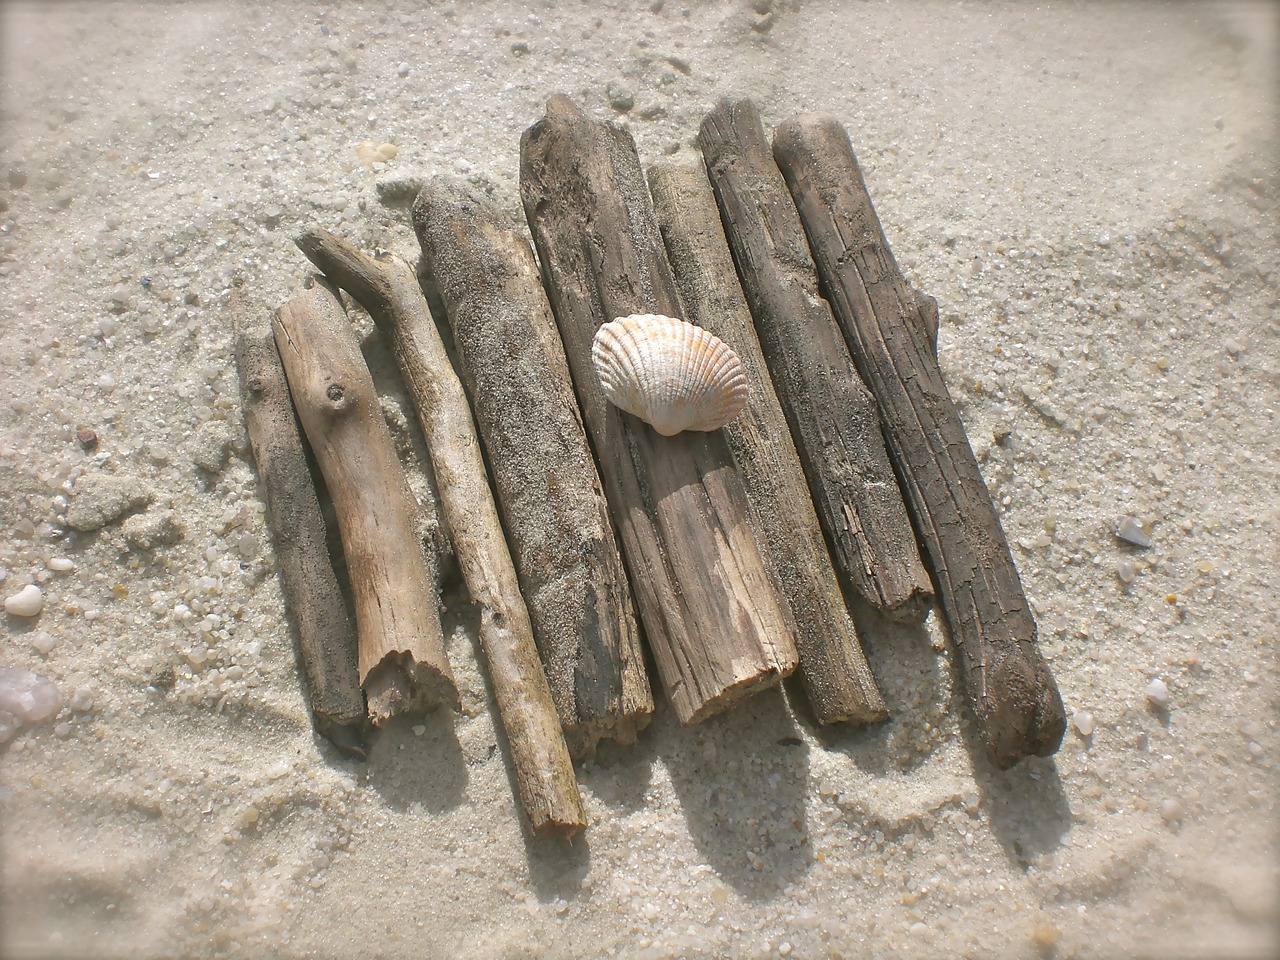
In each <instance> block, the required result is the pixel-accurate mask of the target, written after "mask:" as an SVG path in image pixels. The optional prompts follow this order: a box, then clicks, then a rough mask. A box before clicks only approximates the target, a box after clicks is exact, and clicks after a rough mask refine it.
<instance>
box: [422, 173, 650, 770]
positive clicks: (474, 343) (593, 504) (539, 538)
mask: <svg viewBox="0 0 1280 960" xmlns="http://www.w3.org/2000/svg"><path fill="white" fill-rule="evenodd" d="M413 226H414V230H415V231H416V233H417V235H418V242H419V243H420V244H421V246H422V255H423V261H424V263H425V264H426V266H427V269H428V271H429V273H430V276H431V280H432V283H433V284H434V285H435V287H436V289H437V290H438V291H439V293H440V296H441V298H442V299H443V301H444V305H445V310H446V312H447V314H448V320H449V325H450V327H451V329H452V330H453V342H454V347H455V349H456V352H457V358H458V369H459V372H460V373H461V375H462V380H463V382H464V383H465V384H466V386H467V389H468V391H469V392H470V394H471V403H472V408H473V410H474V411H475V417H476V425H477V426H478V427H479V429H480V436H481V438H482V439H483V440H484V447H485V452H486V454H487V459H488V462H489V467H490V471H491V473H492V478H493V486H494V492H495V493H496V494H497V498H498V508H499V509H500V510H501V512H502V519H503V521H504V523H505V525H506V531H507V538H508V541H509V543H510V546H511V552H512V554H513V556H514V559H515V562H516V571H517V573H518V574H519V575H520V586H521V588H522V590H523V592H524V598H525V602H526V603H527V604H528V606H529V616H530V618H531V619H532V621H533V635H534V639H535V640H536V641H537V643H538V650H539V652H541V654H542V662H543V665H544V666H545V667H546V671H547V680H548V682H549V683H550V684H551V694H552V696H553V698H554V699H555V702H556V709H557V710H558V712H559V714H560V721H561V724H562V725H563V726H564V732H565V739H566V740H567V741H568V743H569V751H570V753H572V754H573V755H574V756H575V757H578V758H581V757H585V756H590V755H591V754H593V753H594V752H595V749H596V743H597V742H598V741H599V740H600V739H601V738H603V737H611V738H613V739H615V740H617V741H618V742H620V743H632V742H634V741H635V738H636V733H637V732H638V731H639V730H642V729H644V727H646V726H647V725H648V723H649V721H650V719H652V716H653V695H652V693H651V692H650V690H649V680H648V678H647V677H646V676H645V668H644V655H643V653H642V651H641V649H640V630H639V627H638V625H637V623H636V615H635V607H634V604H633V602H632V599H631V588H630V587H629V586H628V584H627V575H626V571H625V570H624V569H623V567H622V558H621V556H620V555H619V554H618V545H617V542H616V541H615V540H614V536H613V525H612V523H611V522H610V520H609V505H608V504H607V503H606V502H605V499H604V491H603V490H602V489H601V485H600V476H599V474H598V473H597V472H596V465H595V462H594V461H593V460H592V458H591V449H590V447H589V446H588V445H587V436H586V433H584V432H583V428H582V420H581V418H580V417H579V414H578V404H577V401H576V400H575V399H574V396H573V382H572V380H570V378H569V367H568V364H567V362H566V361H565V358H564V347H563V346H561V344H560V334H559V333H558V332H557V331H556V324H555V318H554V317H553V316H552V314H551V305H550V304H549V303H548V302H547V294H546V292H545V291H544V290H543V289H542V283H541V281H540V279H539V277H538V264H537V261H535V260H534V257H533V251H532V250H531V249H530V247H529V241H528V240H527V239H526V238H525V237H523V236H521V235H520V234H519V233H517V232H516V230H515V229H514V226H513V225H512V224H511V223H510V221H509V220H508V219H507V218H506V217H505V216H503V215H502V214H501V213H499V211H498V209H497V208H496V207H495V206H494V205H493V204H492V203H491V202H490V201H489V200H487V199H486V198H484V197H483V196H481V195H480V194H479V193H477V192H476V191H474V190H472V189H471V188H469V187H468V186H467V185H466V184H465V183H463V182H461V181H457V180H452V179H451V178H448V177H443V176H442V177H435V178H432V180H431V181H430V182H429V183H428V184H427V186H426V187H425V189H423V190H422V192H421V193H420V194H419V195H418V199H417V202H416V203H415V204H414V206H413Z"/></svg>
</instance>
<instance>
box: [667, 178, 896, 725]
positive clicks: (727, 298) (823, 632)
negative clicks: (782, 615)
mask: <svg viewBox="0 0 1280 960" xmlns="http://www.w3.org/2000/svg"><path fill="white" fill-rule="evenodd" d="M648 173H649V190H650V192H651V193H652V194H653V206H654V212H655V213H656V214H657V217H658V225H659V227H661V229H662V239H663V241H664V242H665V243H666V246H667V253H668V256H669V258H670V260H671V267H672V269H673V270H674V271H675V277H676V284H677V285H678V286H679V288H680V294H681V296H682V297H683V298H684V303H685V309H686V310H687V311H688V315H687V316H686V317H685V319H686V320H689V321H690V322H692V323H696V324H698V325H699V326H702V327H706V328H707V329H708V330H710V331H711V332H712V333H714V334H715V335H716V336H718V337H720V339H722V340H724V341H725V342H726V343H732V344H733V345H734V347H735V349H736V350H737V352H738V356H739V357H740V358H741V360H742V367H743V370H744V371H745V372H746V375H747V381H748V383H749V384H750V388H751V400H750V402H749V403H748V404H747V409H746V410H745V411H743V413H742V414H741V415H740V416H739V417H738V418H737V419H736V420H734V421H733V422H732V423H730V424H728V426H726V427H725V428H724V431H725V436H726V437H727V438H728V440H729V446H730V447H731V448H732V449H733V457H734V460H736V461H737V463H738V468H739V470H741V471H742V481H743V483H744V484H745V485H746V488H747V494H748V496H749V499H750V503H751V510H752V519H753V520H754V522H755V524H756V529H757V531H758V533H759V536H760V538H761V539H762V540H763V541H764V543H765V544H766V546H767V547H768V559H769V561H770V562H771V563H772V564H773V567H774V569H775V570H776V571H777V573H778V581H779V582H780V583H781V584H782V589H783V590H784V591H785V593H786V596H787V600H788V601H789V602H790V604H791V610H792V612H793V613H794V614H795V618H796V647H797V648H798V649H799V651H800V679H801V680H802V681H803V683H804V688H805V692H806V693H807V694H808V697H809V702H810V704H812V706H813V710H814V713H815V715H816V717H817V720H818V722H819V723H836V722H839V721H842V720H847V721H853V722H856V723H877V722H879V721H881V720H884V719H885V718H886V717H887V716H888V711H887V710H886V709H885V704H884V699H883V698H882V697H881V696H880V691H879V689H877V687H876V682H875V678H874V677H873V676H872V674H871V668H870V667H869V666H868V665H867V659H866V656H865V655H864V654H863V652H862V647H861V645H860V644H859V642H858V635H857V629H856V628H855V626H854V623H853V618H852V617H851V616H850V615H849V611H848V608H847V607H846V606H845V602H844V596H843V594H842V592H841V590H840V584H839V582H838V580H837V578H836V572H835V569H834V568H833V567H832V564H831V555H830V554H829V553H828V552H827V548H826V544H825V543H824V541H823V538H822V528H821V526H820V525H819V523H818V517H817V514H816V513H814V509H813V502H812V501H811V500H810V499H809V488H808V486H807V485H806V483H805V478H804V469H803V467H801V465H800V458H799V455H798V454H797V453H796V448H795V444H794V443H792V441H791V433H790V431H789V430H788V429H787V421H786V417H785V416H784V415H783V413H782V408H781V407H780V406H779V405H778V398H777V396H776V395H775V394H774V391H773V384H772V383H771V382H770V380H769V371H768V370H767V368H766V367H765V361H764V357H763V356H762V355H761V353H760V342H759V341H758V340H757V339H756V334H755V329H754V328H753V326H752V323H751V312H750V310H748V309H747V303H746V300H745V299H744V298H743V295H742V289H741V287H739V286H738V276H737V274H736V273H735V272H734V267H733V258H732V257H731V256H730V255H729V248H728V246H726V244H725V236H724V230H723V228H722V227H721V224H720V211H719V210H717V209H716V201H715V197H714V196H712V193H711V186H710V184H709V183H708V182H707V177H706V174H705V173H704V172H703V170H702V169H700V167H695V166H689V165H677V164H675V163H670V162H664V163H659V164H654V165H652V166H650V167H649V170H648ZM842 347H843V345H842Z"/></svg>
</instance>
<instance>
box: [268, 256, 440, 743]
mask: <svg viewBox="0 0 1280 960" xmlns="http://www.w3.org/2000/svg"><path fill="white" fill-rule="evenodd" d="M273 330H274V333H275V340H276V347H277V348H278V349H279V351H280V359H281V360H282V361H283V365H284V370H285V375H286V376H287V377H288V381H289V391H290V393H291V394H292V395H293V402H294V406H295V407H296V408H297V411H298V417H299V419H300V420H301V421H302V426H303V429H305V430H306V433H307V439H308V440H309V441H310V442H311V449H312V451H313V452H314V453H315V458H316V463H317V464H319V466H320V471H321V473H323V474H324V480H325V486H326V487H327V488H328V491H329V496H330V497H331V498H332V500H333V506H334V510H335V511H336V513H337V516H338V529H339V531H340V533H341V536H342V551H343V553H344V554H345V555H346V558H347V575H348V577H349V579H350V581H351V593H352V596H353V598H354V601H355V615H356V627H357V632H358V635H359V642H360V656H359V663H360V682H361V684H362V685H363V687H364V691H365V695H366V696H367V698H368V702H369V715H370V717H371V718H372V720H373V722H374V723H378V724H380V723H383V722H384V721H386V720H387V719H389V718H390V717H392V716H394V715H395V714H397V713H401V712H404V711H408V710H427V709H431V708H433V707H435V706H437V705H439V704H440V703H442V702H443V703H448V704H450V705H451V706H454V707H456V706H457V703H458V693H457V689H456V687H455V686H454V681H453V672H452V671H451V670H450V668H449V661H448V660H447V659H446V657H445V651H444V635H443V632H442V631H441V628H440V610H439V606H440V598H439V591H438V586H437V574H436V570H435V565H434V563H432V562H431V559H430V558H429V557H428V556H427V555H426V554H425V553H424V552H423V549H422V545H421V544H420V543H419V542H418V540H417V538H416V537H415V535H414V528H415V516H416V514H417V511H418V504H417V501H416V500H414V497H413V493H412V492H411V491H410V490H409V482H408V480H407V479H406V478H405V475H404V468H403V467H401V465H400V461H399V460H398V459H397V458H396V451H395V445H394V442H393V441H392V439H391V434H390V432H389V431H388V430H387V424H386V421H384V420H383V419H382V410H381V408H380V407H379V406H378V396H377V393H376V392H375V390H374V387H373V378H372V377H371V376H370V374H369V368H368V367H367V366H365V362H364V357H363V356H362V355H361V353H360V347H359V345H358V344H357V343H356V340H355V335H354V333H353V332H352V330H351V326H350V324H349V323H348V321H347V316H346V311H345V310H344V309H343V307H342V301H341V300H339V299H338V293H337V291H336V290H334V289H333V288H331V287H330V286H329V285H328V284H327V283H325V282H324V281H323V280H320V279H317V281H316V283H315V285H314V286H313V287H312V288H311V289H310V290H308V291H306V292H305V293H303V294H302V295H301V296H298V297H296V298H294V299H293V300H290V301H289V302H288V303H286V304H285V305H284V306H282V307H281V308H280V309H279V310H278V311H277V312H276V317H275V324H274V325H273Z"/></svg>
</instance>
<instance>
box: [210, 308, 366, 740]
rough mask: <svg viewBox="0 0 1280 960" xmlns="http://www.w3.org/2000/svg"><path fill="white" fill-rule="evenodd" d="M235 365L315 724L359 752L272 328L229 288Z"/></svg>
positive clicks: (337, 620)
mask: <svg viewBox="0 0 1280 960" xmlns="http://www.w3.org/2000/svg"><path fill="white" fill-rule="evenodd" d="M233 297H234V299H235V301H236V302H235V304H234V305H233V309H232V323H233V324H234V326H235V355H236V368H237V369H238V371H239V374H240V403H241V406H242V407H243V408H244V420H245V428H246V430H247V431H248V434H249V447H250V449H251V450H252V451H253V461H254V463H255V464H256V465H257V467H258V480H259V482H260V483H261V484H262V496H263V500H264V501H265V503H266V507H267V526H268V527H269V528H270V530H271V540H272V542H273V543H274V544H275V550H276V558H277V561H278V563H279V567H280V586H281V590H282V592H283V594H284V602H285V606H286V607H287V608H288V610H289V614H290V618H291V619H292V620H293V622H294V625H295V627H296V629H297V631H298V633H297V637H298V655H299V659H300V660H301V662H302V675H303V677H304V679H305V681H306V686H307V697H308V701H309V703H310V706H311V717H312V722H313V723H314V725H315V728H316V730H317V731H318V732H319V733H320V734H322V735H323V736H325V737H327V738H328V739H329V740H331V741H333V743H334V745H335V746H337V747H338V748H339V749H340V750H342V751H343V752H344V753H349V754H351V755H352V756H356V757H359V758H360V759H364V756H365V749H364V745H363V744H362V743H361V740H360V728H361V727H363V726H364V723H365V710H364V694H363V693H361V692H360V677H359V675H358V673H357V672H356V649H357V648H356V629H355V626H354V624H352V622H351V615H350V614H349V613H348V612H347V605H346V603H345V602H344V601H343V599H342V590H341V588H340V587H339V586H338V578H337V575H336V574H335V573H334V570H333V563H332V559H331V558H330V556H329V550H328V547H327V546H326V533H325V524H324V517H323V515H322V514H321V512H320V503H319V501H318V500H317V498H316V489H315V484H314V483H313V482H312V478H311V471H310V469H309V468H308V466H307V454H306V448H305V447H304V446H303V440H302V432H301V428H300V427H299V426H298V420H297V417H296V415H295V414H294V411H293V403H292V402H291V401H290V399H289V385H288V383H287V382H286V381H285V377H284V368H283V367H282V366H281V365H280V354H279V353H278V351H277V350H276V342H275V338H274V337H273V335H272V333H271V328H270V327H269V326H267V325H266V324H265V323H263V324H261V325H252V324H248V323H246V322H245V318H244V317H243V316H242V315H241V306H240V297H239V291H238V289H237V290H236V292H235V293H234V294H233Z"/></svg>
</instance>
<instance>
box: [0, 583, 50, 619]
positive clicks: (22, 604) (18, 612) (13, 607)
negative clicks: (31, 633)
mask: <svg viewBox="0 0 1280 960" xmlns="http://www.w3.org/2000/svg"><path fill="white" fill-rule="evenodd" d="M42 609H44V593H43V591H41V589H40V588H39V587H37V586H36V585H35V584H34V583H29V584H27V585H26V586H25V587H23V588H22V589H21V590H19V591H18V592H17V593H15V594H14V595H13V596H11V597H5V598H4V610H5V613H9V614H12V615H13V616H15V617H34V616H36V615H37V614H39V613H40V611H41V610H42Z"/></svg>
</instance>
